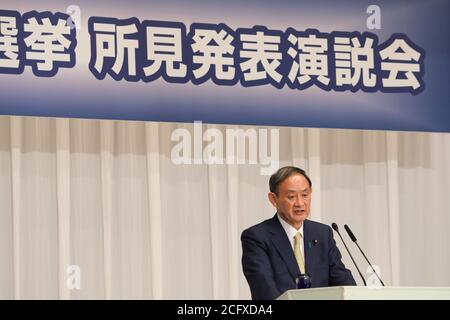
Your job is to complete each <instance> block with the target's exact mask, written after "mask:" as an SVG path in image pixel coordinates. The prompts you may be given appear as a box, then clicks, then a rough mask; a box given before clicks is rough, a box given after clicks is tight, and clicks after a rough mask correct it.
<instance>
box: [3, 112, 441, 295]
mask: <svg viewBox="0 0 450 320" xmlns="http://www.w3.org/2000/svg"><path fill="white" fill-rule="evenodd" d="M228 127H230V128H231V127H233V126H228ZM176 128H186V129H188V130H190V131H191V132H192V131H193V124H175V123H152V122H128V121H99V120H76V119H72V120H69V119H49V118H28V117H1V118H0V298H1V299H110V298H111V299H247V298H250V292H249V288H248V285H247V283H246V281H245V278H244V276H243V273H242V268H241V261H240V259H241V243H240V234H241V232H242V230H244V229H245V228H247V227H249V226H251V225H253V224H256V223H258V222H260V221H262V220H264V219H267V218H270V217H272V216H273V214H274V210H273V208H272V207H271V206H270V204H269V202H268V200H267V192H268V178H269V177H268V176H263V175H260V166H259V165H250V164H246V165H205V164H202V165H175V164H174V163H173V162H172V161H171V158H170V157H171V149H172V147H173V146H174V144H175V143H174V142H172V141H171V134H172V132H173V130H175V129H176ZM208 128H217V129H219V130H221V131H222V132H223V131H224V130H225V128H227V126H219V125H217V126H216V125H215V126H212V125H209V126H208ZM234 128H235V127H234ZM240 128H244V129H245V128H249V127H242V126H241V127H240ZM279 129H280V132H279V133H280V166H284V165H292V164H293V165H297V166H301V167H303V168H305V169H306V170H307V171H308V173H309V174H310V176H311V178H312V180H313V190H314V192H313V208H312V214H311V219H312V220H317V221H321V222H323V223H327V224H330V223H332V222H336V223H338V224H339V225H340V226H341V229H342V230H343V225H344V224H348V225H349V226H350V227H351V228H352V230H353V232H354V233H355V235H356V236H357V238H358V243H359V244H360V245H361V247H362V248H363V249H364V250H365V252H366V254H367V256H368V257H369V259H371V261H372V263H373V264H375V265H378V266H379V267H380V269H381V276H382V278H383V280H384V282H385V283H386V285H390V286H450V272H449V270H450V249H449V244H450V236H449V230H450V209H449V206H448V198H449V196H450V166H449V165H450V134H443V133H410V132H378V131H358V130H330V129H303V128H279ZM343 236H344V238H345V239H346V240H347V244H348V245H349V247H350V249H351V251H352V253H353V255H354V257H355V258H356V260H357V263H358V264H359V266H360V268H361V269H362V271H363V273H364V274H365V276H366V278H369V277H370V275H369V274H368V273H366V267H367V263H366V262H365V260H364V258H363V257H362V256H361V254H360V253H359V251H357V248H356V246H355V245H354V244H353V243H351V241H350V239H349V238H348V237H347V235H346V234H345V232H344V234H343ZM335 239H336V241H337V243H338V246H339V248H340V249H341V253H342V254H343V256H344V262H345V264H346V265H347V266H348V267H349V268H350V269H351V270H352V272H353V275H354V277H355V279H356V281H357V282H358V284H360V285H361V284H362V281H361V279H360V278H359V277H358V274H357V272H356V270H355V268H354V267H353V265H352V264H351V260H350V259H349V258H348V255H347V253H346V252H345V251H344V250H345V249H344V247H343V245H342V243H341V241H340V239H339V238H338V237H337V235H335ZM70 265H77V266H79V267H80V270H81V288H80V290H69V289H68V287H67V286H66V280H67V278H68V277H69V275H68V274H67V273H66V269H67V267H68V266H70Z"/></svg>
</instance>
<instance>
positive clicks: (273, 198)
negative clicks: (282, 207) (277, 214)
mask: <svg viewBox="0 0 450 320" xmlns="http://www.w3.org/2000/svg"><path fill="white" fill-rule="evenodd" d="M267 197H268V198H269V201H270V203H271V204H272V205H273V206H274V207H275V209H277V210H278V208H277V200H276V199H277V195H276V194H275V193H273V192H269V193H268V194H267Z"/></svg>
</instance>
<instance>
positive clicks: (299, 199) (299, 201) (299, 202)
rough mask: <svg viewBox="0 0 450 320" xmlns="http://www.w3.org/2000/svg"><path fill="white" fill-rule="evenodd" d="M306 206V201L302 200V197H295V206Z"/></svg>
mask: <svg viewBox="0 0 450 320" xmlns="http://www.w3.org/2000/svg"><path fill="white" fill-rule="evenodd" d="M304 204H305V201H304V200H303V199H302V197H301V196H298V197H295V202H294V205H295V206H296V207H301V206H303V205H304Z"/></svg>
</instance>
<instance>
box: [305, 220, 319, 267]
mask: <svg viewBox="0 0 450 320" xmlns="http://www.w3.org/2000/svg"><path fill="white" fill-rule="evenodd" d="M313 240H314V239H313V235H312V234H311V225H310V224H309V221H308V220H305V221H304V222H303V248H304V250H305V269H306V273H307V274H309V275H311V271H312V270H313V266H314V261H315V257H316V255H315V250H314V245H313V243H312V241H313Z"/></svg>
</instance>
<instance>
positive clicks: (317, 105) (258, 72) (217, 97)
mask: <svg viewBox="0 0 450 320" xmlns="http://www.w3.org/2000/svg"><path fill="white" fill-rule="evenodd" d="M372 2H373V1H361V0H358V1H356V0H355V1H351V0H343V1H325V0H320V1H299V0H295V1H276V2H275V1H236V0H231V1H204V0H190V1H181V0H174V1H137V0H132V1H126V2H124V1H96V2H95V3H94V2H91V1H85V0H79V1H78V2H77V3H76V4H74V3H71V1H39V2H36V1H21V2H17V1H9V0H6V1H2V4H1V6H0V81H1V100H0V114H2V115H29V116H52V117H76V118H101V119H125V120H153V121H170V122H193V121H203V122H206V123H220V124H248V125H276V126H302V127H322V128H352V129H379V130H411V131H441V132H450V109H449V103H448V101H450V99H449V98H450V97H449V90H448V86H449V84H450V81H449V74H448V73H449V71H450V63H449V61H448V60H449V59H448V58H449V53H450V40H449V37H448V35H446V33H445V32H446V30H449V29H450V28H449V27H450V22H449V19H448V17H447V15H448V14H449V13H450V10H449V9H450V3H449V2H448V1H446V0H441V1H439V0H436V1H425V0H420V1H419V0H415V1H414V0H410V1H406V0H405V1H375V3H374V4H373V3H372Z"/></svg>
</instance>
